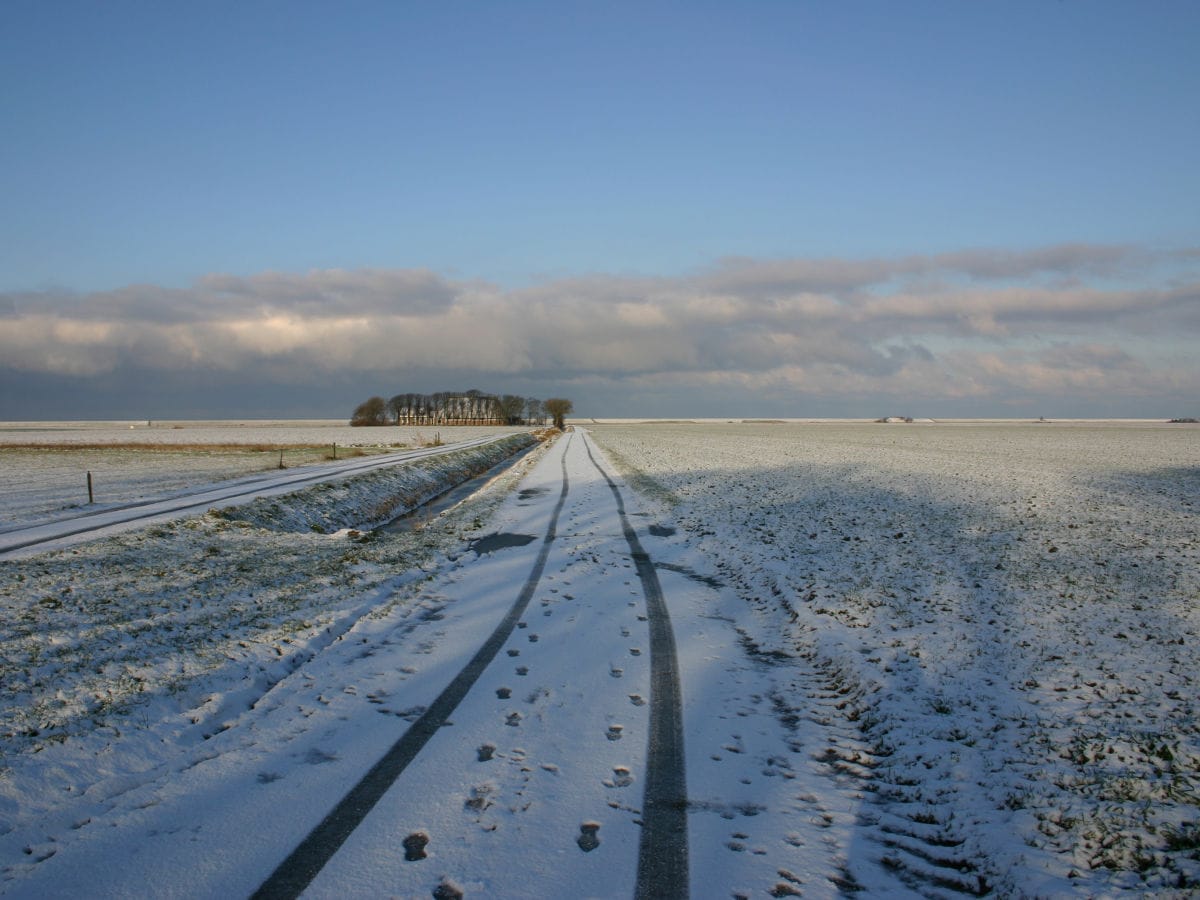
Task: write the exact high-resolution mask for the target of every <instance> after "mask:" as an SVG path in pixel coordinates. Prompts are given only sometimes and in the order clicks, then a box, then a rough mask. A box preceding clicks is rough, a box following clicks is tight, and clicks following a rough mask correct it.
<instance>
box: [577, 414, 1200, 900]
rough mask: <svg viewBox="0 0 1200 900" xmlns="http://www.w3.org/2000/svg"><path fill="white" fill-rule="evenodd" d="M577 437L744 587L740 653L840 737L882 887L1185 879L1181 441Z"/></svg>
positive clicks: (1007, 431)
mask: <svg viewBox="0 0 1200 900" xmlns="http://www.w3.org/2000/svg"><path fill="white" fill-rule="evenodd" d="M592 433H593V435H594V436H595V438H596V439H597V441H598V442H599V443H600V444H601V445H602V446H603V447H604V448H605V449H606V452H608V453H609V455H610V457H611V458H613V459H614V460H615V461H617V462H618V463H619V464H620V465H621V466H622V467H623V468H624V469H625V474H626V477H627V478H629V479H630V480H631V482H632V483H633V484H634V485H635V486H640V488H641V489H642V490H648V491H649V493H651V494H652V495H653V496H655V497H657V498H658V499H660V500H662V501H663V502H664V503H667V504H669V505H671V506H673V510H674V516H675V518H676V520H677V522H678V523H679V524H680V525H682V526H683V527H684V528H685V529H686V530H687V532H688V535H689V537H690V538H691V539H692V541H693V543H694V545H695V546H696V548H697V549H699V550H700V551H701V552H702V554H703V555H704V556H705V557H706V558H707V559H708V560H709V561H710V562H711V564H712V566H713V568H714V569H715V571H717V572H718V573H719V576H720V577H721V578H722V579H723V580H725V581H726V583H727V584H728V585H729V586H730V587H732V588H733V589H734V590H735V591H736V593H737V594H738V595H739V596H740V597H741V599H742V601H743V602H744V606H743V608H742V612H740V613H738V614H737V616H736V618H737V619H738V627H739V629H740V630H742V631H743V632H744V634H745V637H746V643H747V647H748V648H750V649H751V650H752V651H753V652H754V653H756V654H760V655H765V658H767V659H770V660H772V661H774V662H777V663H778V662H780V661H786V663H787V664H788V665H792V666H794V667H795V670H796V672H797V680H796V681H794V682H793V692H792V694H791V695H790V696H788V695H783V696H780V697H779V698H777V705H778V706H779V709H780V710H781V713H780V714H781V715H782V716H784V717H786V716H789V715H792V716H795V715H799V716H808V715H812V714H813V712H812V710H813V709H814V704H815V703H816V702H821V704H822V705H820V706H819V709H820V710H821V712H820V715H821V716H827V717H829V719H830V720H829V721H827V723H826V724H828V726H829V727H830V728H838V727H844V726H850V727H851V728H853V729H854V730H855V731H857V732H858V733H859V735H860V739H861V745H862V749H861V750H855V751H854V752H848V751H847V750H845V749H844V746H845V742H844V741H843V742H842V745H841V746H842V747H843V749H838V746H837V745H835V744H834V743H833V742H832V741H831V746H830V748H829V751H828V752H829V754H830V762H831V763H832V764H833V765H834V767H835V768H836V769H837V771H838V772H839V776H840V777H852V778H856V779H859V780H861V783H862V785H863V787H864V789H865V790H866V791H867V792H869V794H870V795H871V796H874V797H875V798H876V802H875V803H874V804H873V806H872V807H871V808H870V809H868V810H867V811H865V812H863V813H862V814H861V815H862V817H863V827H864V828H865V829H867V831H868V832H870V833H871V834H872V838H871V839H872V840H873V841H874V842H877V843H878V845H879V846H881V847H883V848H887V849H886V855H885V856H884V858H883V861H884V863H885V865H891V866H893V867H894V868H895V870H896V871H897V873H898V875H899V876H900V878H901V880H907V881H909V882H910V884H914V885H917V886H918V887H919V889H921V890H923V891H925V890H933V891H937V890H941V889H945V888H953V889H958V890H968V891H983V890H987V889H989V888H996V889H998V890H999V892H1000V893H1002V894H1004V895H1014V894H1019V895H1023V896H1030V895H1053V894H1062V893H1082V894H1091V895H1096V894H1101V895H1103V894H1107V893H1112V892H1119V891H1125V890H1129V891H1152V892H1157V893H1160V894H1161V893H1162V892H1169V891H1171V890H1179V891H1181V892H1183V893H1188V894H1190V892H1193V891H1195V890H1196V889H1197V888H1198V887H1200V854H1198V851H1197V847H1198V846H1200V723H1198V720H1197V711H1198V706H1200V606H1198V598H1200V536H1198V535H1200V516H1198V513H1200V431H1197V430H1196V429H1195V428H1191V427H1188V426H1173V425H1172V426H1169V425H1158V426H1153V425H1121V426H1108V427H1105V426H1099V425H1089V426H1071V425H1032V424H1031V425H1026V426H1017V425H1007V426H1000V425H990V426H983V425H981V426H975V427H971V426H963V425H955V426H945V427H943V426H936V425H901V426H896V425H874V424H854V425H835V424H820V425H791V424H788V425H732V424H731V425H716V424H706V425H691V426H688V425H667V424H658V425H654V426H646V425H636V426H619V427H617V426H613V427H608V426H604V427H599V426H598V427H594V428H593V429H592ZM800 674H806V675H808V676H813V677H817V678H818V679H819V681H820V682H821V683H822V686H823V689H822V690H818V691H810V692H809V693H807V694H806V693H805V692H804V691H803V690H802V686H803V685H804V684H808V683H809V682H808V681H805V680H803V679H801V678H800V677H799V676H800ZM810 680H811V679H810ZM828 698H833V699H834V700H836V701H837V702H836V704H829V703H828V702H827V700H828ZM835 718H836V721H835V720H834V719H835Z"/></svg>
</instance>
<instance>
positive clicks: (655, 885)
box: [584, 437, 688, 898]
mask: <svg viewBox="0 0 1200 900" xmlns="http://www.w3.org/2000/svg"><path fill="white" fill-rule="evenodd" d="M584 447H585V448H586V449H587V454H588V459H590V460H591V461H592V465H594V466H595V467H596V470H597V471H598V472H599V473H600V474H601V475H602V476H604V480H605V481H607V482H608V486H609V488H610V489H611V490H612V492H613V497H614V498H615V499H616V501H617V514H618V515H619V516H620V518H621V530H622V532H623V533H624V535H625V541H626V542H627V543H628V544H629V552H630V555H631V556H632V558H633V562H634V566H635V567H636V570H637V574H638V578H639V579H641V582H642V591H643V593H644V594H645V596H646V613H647V617H648V619H649V628H650V734H649V739H648V742H647V744H648V746H647V748H646V789H645V793H644V797H643V800H642V835H641V840H640V842H639V846H638V872H637V889H636V896H637V897H638V898H651V897H653V898H668V897H678V898H684V897H687V896H688V834H687V774H686V767H685V765H684V755H683V695H682V691H681V689H680V683H679V662H678V659H677V658H676V654H675V635H674V633H673V632H672V630H671V616H670V613H669V611H668V610H667V604H666V601H665V600H664V599H663V593H662V585H661V584H660V583H659V580H658V572H657V571H656V570H655V568H654V563H653V562H652V561H651V560H650V556H649V554H647V553H646V551H645V550H644V549H643V548H642V542H641V541H640V540H639V539H638V536H637V532H636V531H635V530H634V528H633V526H632V525H630V524H629V517H628V516H627V515H626V514H625V501H624V499H623V498H622V497H621V491H620V489H619V488H618V487H617V483H616V482H615V481H613V479H612V477H611V476H609V474H608V473H607V472H606V471H605V470H604V469H603V467H601V465H600V463H599V462H598V461H597V460H596V457H595V456H594V455H593V454H592V448H591V442H590V441H589V440H588V439H587V438H586V437H585V438H584Z"/></svg>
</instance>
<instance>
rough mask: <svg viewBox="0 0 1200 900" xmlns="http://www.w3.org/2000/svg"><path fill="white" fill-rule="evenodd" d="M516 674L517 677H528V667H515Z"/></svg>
mask: <svg viewBox="0 0 1200 900" xmlns="http://www.w3.org/2000/svg"><path fill="white" fill-rule="evenodd" d="M517 674H518V675H528V674H529V666H517Z"/></svg>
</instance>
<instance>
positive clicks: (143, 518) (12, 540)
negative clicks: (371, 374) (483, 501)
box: [0, 437, 497, 559]
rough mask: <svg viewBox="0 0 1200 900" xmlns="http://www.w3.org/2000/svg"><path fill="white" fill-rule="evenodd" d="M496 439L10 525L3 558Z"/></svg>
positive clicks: (1, 540) (2, 534) (2, 532)
mask: <svg viewBox="0 0 1200 900" xmlns="http://www.w3.org/2000/svg"><path fill="white" fill-rule="evenodd" d="M494 440H497V438H494V437H482V438H473V439H471V440H466V441H460V442H458V443H454V444H448V445H442V446H437V447H424V448H421V449H418V450H402V451H399V452H394V453H386V454H383V455H380V456H372V457H368V458H365V459H363V458H351V459H347V460H342V461H340V462H331V463H323V464H320V465H314V466H305V467H304V468H302V469H281V470H279V471H277V472H267V473H264V474H260V475H254V476H251V477H248V478H240V479H237V480H234V481H229V482H225V483H222V484H220V485H210V486H207V487H203V488H198V489H193V490H189V491H184V492H180V493H175V494H172V495H170V496H167V497H158V498H153V499H148V500H141V501H136V502H131V503H123V504H116V505H111V506H101V507H98V508H94V509H91V508H87V509H82V510H76V511H73V512H71V513H69V514H66V515H60V516H58V517H55V518H54V519H52V520H49V521H44V522H36V523H21V524H18V525H15V526H6V527H3V528H0V559H5V558H8V557H12V556H15V555H16V554H17V553H20V552H22V551H25V552H26V553H29V552H38V551H42V550H47V549H52V548H61V547H67V546H70V545H71V544H72V543H78V542H80V541H84V540H89V539H91V538H94V537H96V536H97V535H98V534H101V533H103V534H114V533H117V532H119V531H124V530H128V529H131V528H144V527H145V526H147V525H152V524H154V523H157V522H165V521H168V520H170V519H175V518H179V517H181V516H185V515H189V514H195V513H197V512H202V511H204V510H206V509H210V508H212V507H214V506H232V505H235V504H238V503H245V502H248V501H250V500H254V499H258V498H261V497H274V496H277V495H279V494H285V493H288V492H291V491H296V490H299V489H300V488H302V487H304V486H306V485H311V484H316V483H320V482H325V481H333V480H336V479H342V478H350V477H352V476H354V475H361V474H363V473H366V472H370V471H373V470H375V469H381V468H385V467H388V466H395V465H403V464H405V463H410V462H412V461H414V460H418V459H425V458H428V457H431V456H440V455H443V454H446V453H453V452H455V451H457V450H463V449H467V448H470V447H478V446H481V445H483V444H487V443H489V442H491V441H494Z"/></svg>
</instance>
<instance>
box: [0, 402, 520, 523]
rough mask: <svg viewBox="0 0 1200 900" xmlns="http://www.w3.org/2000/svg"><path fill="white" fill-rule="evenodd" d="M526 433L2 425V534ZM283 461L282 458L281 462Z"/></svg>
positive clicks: (286, 425) (282, 425)
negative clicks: (286, 472) (351, 459)
mask: <svg viewBox="0 0 1200 900" xmlns="http://www.w3.org/2000/svg"><path fill="white" fill-rule="evenodd" d="M518 430H520V429H515V428H499V427H462V426H455V427H452V428H436V427H430V428H425V427H422V428H415V427H407V426H405V427H396V426H387V427H379V428H351V427H349V426H348V425H346V424H345V423H344V422H341V421H338V422H319V421H317V422H307V423H306V422H174V423H171V422H166V423H154V424H153V425H150V426H148V425H147V424H146V423H145V422H138V423H133V422H49V423H39V422H0V526H3V525H6V524H13V523H17V522H28V521H31V520H34V519H41V518H49V517H53V516H54V515H55V514H56V513H59V512H61V511H63V510H67V509H73V508H76V507H80V506H84V505H86V504H87V502H88V493H87V473H88V472H91V473H92V475H93V493H94V497H95V503H96V505H97V507H105V506H113V505H118V504H121V503H127V502H130V501H135V500H141V499H144V498H146V497H151V496H160V495H163V494H167V493H170V492H174V491H181V490H185V489H187V488H191V487H195V486H197V485H205V484H210V483H212V482H216V481H224V480H227V479H232V478H238V477H242V476H245V475H250V474H254V473H256V472H262V471H267V470H271V469H277V468H278V466H279V463H280V461H281V459H282V462H283V464H284V465H285V466H287V467H289V468H291V467H294V466H300V465H306V464H310V463H314V462H320V461H323V460H325V459H328V458H330V457H331V456H332V455H333V453H334V452H335V447H336V452H337V455H338V457H339V458H344V457H348V456H353V455H363V454H365V453H374V452H379V451H381V450H390V449H396V448H401V447H424V446H428V445H430V444H432V443H434V442H435V441H437V440H438V439H440V440H441V441H442V442H443V443H452V442H456V441H465V440H470V439H472V438H476V437H482V436H486V435H500V434H509V433H512V432H514V431H518ZM281 454H282V456H281Z"/></svg>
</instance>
